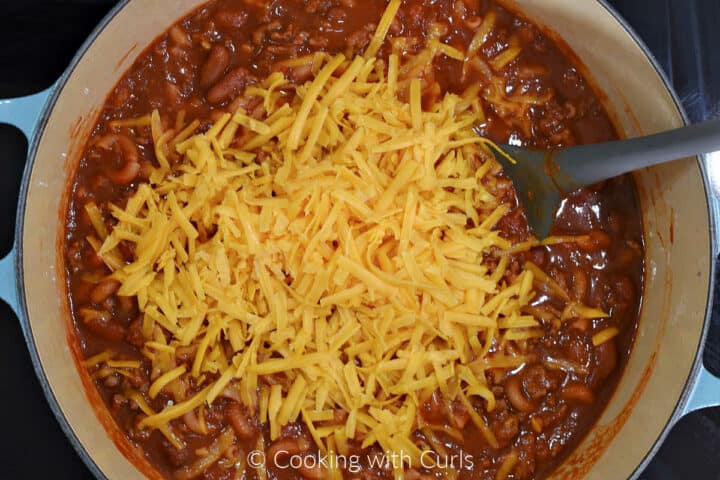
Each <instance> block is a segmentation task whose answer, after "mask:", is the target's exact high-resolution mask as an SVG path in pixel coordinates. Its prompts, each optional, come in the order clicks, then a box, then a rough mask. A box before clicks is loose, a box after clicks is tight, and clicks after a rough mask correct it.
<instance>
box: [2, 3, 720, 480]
mask: <svg viewBox="0 0 720 480" xmlns="http://www.w3.org/2000/svg"><path fill="white" fill-rule="evenodd" d="M595 1H596V2H597V3H598V4H599V5H601V6H602V7H603V8H604V9H605V10H606V11H607V13H608V14H609V15H610V16H611V17H613V19H614V20H615V21H616V22H618V23H619V24H620V26H621V27H622V28H623V29H624V30H625V32H626V33H627V34H628V35H629V36H630V37H631V39H632V40H633V42H635V44H636V45H637V46H638V47H639V48H640V50H641V51H642V52H643V54H644V55H645V57H646V59H647V60H648V61H649V62H650V64H651V66H652V67H653V69H654V70H655V73H656V74H657V75H658V76H659V77H660V79H661V80H662V83H663V85H664V86H665V88H666V90H667V91H668V93H669V94H670V96H671V98H672V100H673V103H674V105H675V108H676V109H677V112H678V113H679V115H680V117H681V118H682V120H683V123H684V124H685V125H687V124H688V123H689V120H688V116H687V113H686V112H685V109H684V108H683V106H682V103H681V102H680V99H679V97H678V95H677V93H676V92H675V90H674V88H673V87H672V84H671V82H670V80H669V78H668V77H667V75H666V74H665V72H664V71H663V70H662V68H661V67H660V64H659V63H658V61H657V59H656V58H655V56H654V55H653V54H652V52H651V51H650V49H649V48H648V46H647V45H646V44H645V42H644V41H643V40H642V39H641V38H640V36H639V35H638V34H637V33H636V32H635V31H634V30H633V28H632V27H631V26H630V25H629V24H628V23H627V21H626V20H625V19H624V18H623V17H622V16H621V15H620V13H619V12H618V11H617V10H616V9H615V8H614V7H612V6H611V5H609V3H608V0H595ZM129 2H130V0H120V1H119V2H118V3H117V4H116V5H115V6H114V7H113V8H112V9H111V10H110V11H109V12H108V13H107V15H105V17H103V19H102V20H101V21H100V22H99V23H98V25H97V26H96V27H95V28H94V29H93V31H92V32H91V33H90V35H89V36H88V38H87V39H86V40H85V41H84V42H83V43H82V45H81V46H80V47H79V48H78V51H77V52H76V53H75V55H74V56H73V58H72V60H71V61H70V63H69V65H68V67H67V68H66V69H65V71H64V72H63V74H62V75H61V76H60V78H59V79H58V80H57V82H55V83H54V84H53V85H52V86H51V87H50V88H51V90H52V91H51V93H50V95H49V96H48V99H47V101H46V102H45V105H44V106H43V108H42V110H41V112H40V115H39V116H38V120H37V124H36V127H35V130H34V132H33V135H32V138H31V139H30V144H29V147H28V154H27V161H26V163H25V168H24V171H23V176H22V180H21V184H20V193H19V195H18V207H17V214H16V221H15V240H14V248H13V250H14V251H15V252H16V253H15V255H14V265H13V268H14V271H15V276H16V279H17V282H16V289H17V300H18V312H17V313H18V320H19V321H20V326H21V328H22V331H23V336H24V337H25V343H26V344H27V346H28V351H29V353H30V357H31V361H32V363H33V368H34V370H35V374H36V376H37V378H38V380H39V382H40V386H41V388H42V390H43V393H44V395H45V398H46V400H47V402H48V405H49V406H50V409H51V410H52V412H53V414H54V415H55V418H56V419H57V421H58V423H59V424H60V428H61V429H62V431H63V432H64V433H65V436H66V437H67V438H68V440H69V441H70V443H71V444H72V446H73V448H74V449H75V452H76V453H77V454H78V455H79V456H80V458H81V459H82V460H83V463H84V464H85V466H87V467H88V469H89V470H90V471H91V472H92V473H93V475H94V476H95V477H96V478H98V479H105V480H106V479H107V478H108V477H107V476H106V475H105V473H104V472H103V471H102V470H101V469H100V467H99V466H98V465H97V463H95V460H94V459H93V458H92V457H91V456H90V455H89V454H88V452H87V450H86V449H85V446H84V445H83V443H82V442H81V441H80V439H79V438H78V437H77V435H76V434H75V431H74V430H73V427H72V425H70V423H69V422H68V420H67V418H66V417H65V414H64V413H63V411H62V409H61V408H60V405H59V403H58V401H57V398H56V397H55V393H54V392H53V390H52V388H51V387H50V383H49V381H48V378H47V375H46V373H45V369H44V367H43V365H42V362H41V361H40V357H39V353H38V349H37V346H36V344H35V339H34V336H33V333H32V325H31V324H30V320H29V318H28V310H27V297H26V294H25V279H24V270H23V241H22V239H23V234H24V227H25V221H24V220H25V209H26V198H27V195H28V187H29V184H30V177H31V175H32V171H33V166H34V164H35V157H36V155H37V150H38V147H39V145H40V139H41V138H42V135H43V132H44V130H45V127H46V126H47V122H48V119H49V117H50V114H51V112H52V111H53V109H54V107H55V103H56V102H57V99H58V98H59V97H60V95H61V94H62V91H63V89H64V87H65V85H66V84H67V81H68V79H69V78H70V77H71V76H72V74H73V73H74V71H75V68H76V67H77V65H78V63H79V62H80V60H81V59H82V58H83V57H84V56H85V54H86V53H87V51H88V49H89V48H90V46H91V45H92V44H93V43H94V42H95V40H96V39H97V38H98V37H99V36H100V34H101V33H102V32H103V31H104V30H105V28H106V27H107V26H108V25H109V24H110V23H111V22H112V21H113V20H114V19H115V17H116V16H117V15H118V13H120V12H121V11H122V10H123V8H125V6H127V4H128V3H129ZM696 159H697V164H698V168H699V169H700V174H701V177H702V182H703V189H704V193H705V199H706V202H707V215H708V224H709V226H710V252H709V260H710V265H709V272H710V276H709V280H708V285H707V289H708V290H707V298H706V301H705V318H704V320H703V328H702V332H701V334H700V337H699V339H698V345H697V348H696V352H695V358H694V360H693V366H692V369H691V371H690V373H689V375H688V377H687V379H686V381H685V384H684V385H683V392H682V394H681V396H680V398H679V399H678V401H677V403H676V404H675V408H674V410H673V413H672V414H671V415H670V416H669V417H668V419H667V421H666V423H665V425H664V426H663V428H662V431H661V433H660V435H658V437H657V439H655V441H654V443H653V445H652V446H651V448H650V449H649V450H648V451H647V453H646V454H645V456H644V457H643V459H642V460H641V461H640V462H639V463H638V465H637V466H636V467H635V470H634V471H633V473H632V475H631V476H630V478H632V479H635V478H637V477H638V476H639V475H640V474H641V473H642V471H643V470H644V469H645V467H647V465H648V463H650V461H651V460H652V458H653V457H654V456H655V454H656V453H657V451H658V450H659V448H660V446H661V445H662V443H663V441H664V440H665V438H666V437H667V435H668V434H669V433H670V430H671V428H672V427H673V426H674V425H675V423H676V422H677V421H678V420H679V419H680V418H681V417H682V412H683V408H684V407H685V406H686V404H687V403H688V400H689V396H690V393H691V390H692V389H691V387H692V386H693V385H694V384H695V381H696V379H697V377H698V375H699V374H700V370H701V369H702V367H703V348H704V345H705V341H706V338H707V334H708V330H709V326H710V317H711V314H712V308H711V307H712V295H713V292H714V289H715V284H716V279H715V274H716V270H717V268H716V267H717V266H716V263H715V261H714V259H715V257H716V255H717V254H718V232H717V230H716V227H717V225H716V222H715V218H714V216H713V214H712V211H713V196H712V193H711V189H710V183H709V176H708V172H707V166H706V164H705V162H704V161H703V158H702V157H701V156H698V157H696Z"/></svg>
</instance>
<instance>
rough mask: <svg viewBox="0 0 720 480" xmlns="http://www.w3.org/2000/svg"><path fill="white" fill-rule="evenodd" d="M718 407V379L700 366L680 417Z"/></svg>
mask: <svg viewBox="0 0 720 480" xmlns="http://www.w3.org/2000/svg"><path fill="white" fill-rule="evenodd" d="M718 405H720V378H718V377H716V376H715V375H713V374H712V373H710V371H709V370H708V369H707V368H705V367H704V366H703V365H702V364H701V365H700V371H699V372H698V375H697V377H696V378H695V384H694V385H693V386H692V388H691V389H690V394H689V395H688V398H687V402H685V406H684V407H683V409H682V412H681V414H680V416H682V417H684V416H685V415H687V414H688V413H692V412H694V411H695V410H700V409H703V408H707V407H716V406H718Z"/></svg>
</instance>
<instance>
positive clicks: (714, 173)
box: [680, 152, 720, 417]
mask: <svg viewBox="0 0 720 480" xmlns="http://www.w3.org/2000/svg"><path fill="white" fill-rule="evenodd" d="M718 155H720V153H718V152H715V153H710V154H707V155H701V156H700V157H699V158H700V161H701V162H703V164H704V166H705V172H706V173H707V175H708V179H709V182H708V183H709V185H708V187H709V189H708V192H707V193H708V197H709V200H710V212H711V214H712V220H713V222H712V224H713V227H714V229H715V244H714V245H713V246H712V247H713V249H712V252H713V256H712V258H713V259H714V261H715V287H714V289H715V291H714V292H711V293H710V295H711V298H713V299H714V301H712V302H711V305H710V308H712V313H711V315H712V317H713V319H714V317H715V315H717V313H716V308H717V307H718V305H717V303H718V300H719V299H720V296H719V295H718V293H719V292H720V169H718V165H720V164H719V163H718V160H720V158H717V156H718ZM705 341H706V342H707V341H708V340H707V339H706V340H705ZM715 406H720V378H718V377H716V376H715V375H713V374H712V373H710V371H709V370H708V369H707V368H705V366H704V365H703V363H702V358H701V359H700V367H699V370H698V373H697V376H696V377H695V381H694V383H693V384H692V386H691V387H690V390H689V394H688V396H687V400H686V402H685V405H684V406H683V408H682V411H681V413H680V416H681V417H682V416H685V415H687V414H688V413H691V412H694V411H696V410H700V409H702V408H707V407H715Z"/></svg>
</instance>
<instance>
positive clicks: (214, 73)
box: [199, 44, 230, 88]
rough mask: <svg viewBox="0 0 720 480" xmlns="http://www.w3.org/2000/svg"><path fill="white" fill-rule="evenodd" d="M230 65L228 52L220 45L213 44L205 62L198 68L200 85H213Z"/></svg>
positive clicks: (206, 86) (205, 86)
mask: <svg viewBox="0 0 720 480" xmlns="http://www.w3.org/2000/svg"><path fill="white" fill-rule="evenodd" d="M228 66H230V52H229V51H228V49H227V48H225V47H224V46H222V45H218V44H216V45H213V47H212V48H211V49H210V54H209V55H208V59H207V61H206V62H205V64H204V65H203V66H202V68H200V80H199V81H200V86H201V87H202V88H209V87H210V86H212V85H214V84H215V83H216V82H217V81H218V80H220V78H221V77H222V75H223V74H224V73H225V70H227V68H228Z"/></svg>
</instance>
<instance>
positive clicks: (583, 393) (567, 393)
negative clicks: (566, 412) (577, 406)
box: [560, 382, 595, 404]
mask: <svg viewBox="0 0 720 480" xmlns="http://www.w3.org/2000/svg"><path fill="white" fill-rule="evenodd" d="M560 396H561V397H562V398H564V399H565V400H576V401H578V402H582V403H588V404H590V403H593V402H595V394H594V393H593V391H592V390H590V387H588V386H587V385H585V384H584V383H580V382H570V383H568V384H567V385H565V386H564V387H563V388H562V389H561V390H560Z"/></svg>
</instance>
